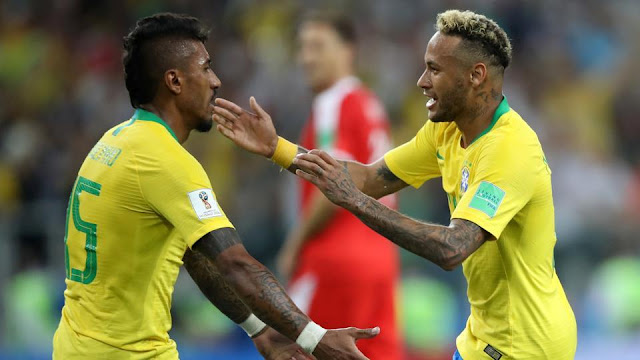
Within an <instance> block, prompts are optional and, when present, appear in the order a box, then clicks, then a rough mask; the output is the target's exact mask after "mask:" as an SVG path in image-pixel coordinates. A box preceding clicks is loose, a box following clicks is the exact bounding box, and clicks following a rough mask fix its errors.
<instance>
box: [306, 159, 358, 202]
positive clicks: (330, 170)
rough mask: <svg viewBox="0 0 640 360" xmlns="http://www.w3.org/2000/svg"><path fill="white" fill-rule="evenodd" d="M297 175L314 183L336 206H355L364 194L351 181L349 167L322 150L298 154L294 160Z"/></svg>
mask: <svg viewBox="0 0 640 360" xmlns="http://www.w3.org/2000/svg"><path fill="white" fill-rule="evenodd" d="M293 164H294V165H296V166H297V167H298V170H296V175H298V176H300V177H301V178H303V179H305V180H308V181H310V182H311V183H313V184H314V185H315V186H316V187H317V188H318V189H319V190H320V191H322V193H323V194H324V195H325V196H326V197H327V199H329V200H330V201H331V202H333V203H334V204H336V205H339V206H342V207H347V205H351V204H354V203H355V202H356V200H357V198H358V196H360V195H362V192H361V191H360V190H359V189H358V187H357V186H356V184H355V183H354V182H353V180H352V179H351V175H350V174H349V171H348V170H347V166H346V165H345V164H344V163H341V162H339V161H337V160H336V159H334V158H333V157H331V155H329V154H327V153H326V152H325V151H322V150H311V151H309V152H308V153H306V154H298V155H297V156H296V157H295V158H294V159H293Z"/></svg>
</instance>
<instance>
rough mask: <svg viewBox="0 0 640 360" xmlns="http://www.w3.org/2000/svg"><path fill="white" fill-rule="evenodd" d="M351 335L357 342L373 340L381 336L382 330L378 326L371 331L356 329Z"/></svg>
mask: <svg viewBox="0 0 640 360" xmlns="http://www.w3.org/2000/svg"><path fill="white" fill-rule="evenodd" d="M351 334H352V336H353V337H354V338H355V339H356V340H358V339H371V338H372V337H376V336H378V334H380V328H379V327H377V326H376V327H374V328H371V329H354V331H353V332H352V333H351Z"/></svg>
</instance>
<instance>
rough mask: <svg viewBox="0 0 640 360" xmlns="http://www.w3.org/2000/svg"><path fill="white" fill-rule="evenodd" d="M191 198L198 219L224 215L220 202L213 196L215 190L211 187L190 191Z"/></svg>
mask: <svg viewBox="0 0 640 360" xmlns="http://www.w3.org/2000/svg"><path fill="white" fill-rule="evenodd" d="M188 195H189V200H190V201H191V206H193V210H194V211H195V212H196V216H198V219H200V220H203V219H208V218H212V217H216V216H222V211H220V207H219V206H218V202H216V199H215V198H214V197H213V191H211V189H200V190H195V191H192V192H190V193H189V194H188Z"/></svg>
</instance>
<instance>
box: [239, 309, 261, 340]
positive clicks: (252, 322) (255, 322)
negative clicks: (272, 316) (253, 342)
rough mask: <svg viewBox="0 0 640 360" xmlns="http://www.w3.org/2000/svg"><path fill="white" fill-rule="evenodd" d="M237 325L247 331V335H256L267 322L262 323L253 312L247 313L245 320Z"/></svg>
mask: <svg viewBox="0 0 640 360" xmlns="http://www.w3.org/2000/svg"><path fill="white" fill-rule="evenodd" d="M238 325H240V327H241V328H242V329H243V330H244V331H245V332H246V333H247V335H249V337H254V336H256V335H257V334H258V333H260V331H262V329H264V328H265V327H266V326H267V324H265V323H263V322H262V320H260V319H258V317H257V316H255V315H253V314H251V315H249V317H248V318H247V320H245V321H243V322H241V323H240V324H238Z"/></svg>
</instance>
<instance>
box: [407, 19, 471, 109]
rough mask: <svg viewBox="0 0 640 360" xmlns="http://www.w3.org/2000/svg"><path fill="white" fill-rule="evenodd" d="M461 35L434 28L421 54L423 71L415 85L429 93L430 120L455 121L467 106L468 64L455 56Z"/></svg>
mask: <svg viewBox="0 0 640 360" xmlns="http://www.w3.org/2000/svg"><path fill="white" fill-rule="evenodd" d="M461 41H462V39H461V38H460V37H457V36H450V35H444V34H442V33H440V32H436V33H435V35H433V37H432V38H431V40H429V44H428V45H427V50H426V52H425V55H424V63H425V67H426V68H425V71H424V72H423V73H422V76H420V79H418V87H420V88H422V89H423V93H424V94H425V96H427V97H429V100H428V101H427V105H426V106H427V109H428V110H429V119H430V120H431V121H433V122H449V121H455V120H456V119H458V118H459V117H460V115H462V114H464V113H465V112H466V110H467V108H468V106H469V105H468V103H469V99H470V96H469V94H470V92H471V81H470V77H469V72H468V71H466V70H468V67H467V66H465V64H464V63H463V61H461V60H460V59H459V58H458V57H456V55H455V54H456V49H457V48H458V46H459V45H460V42H461Z"/></svg>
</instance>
